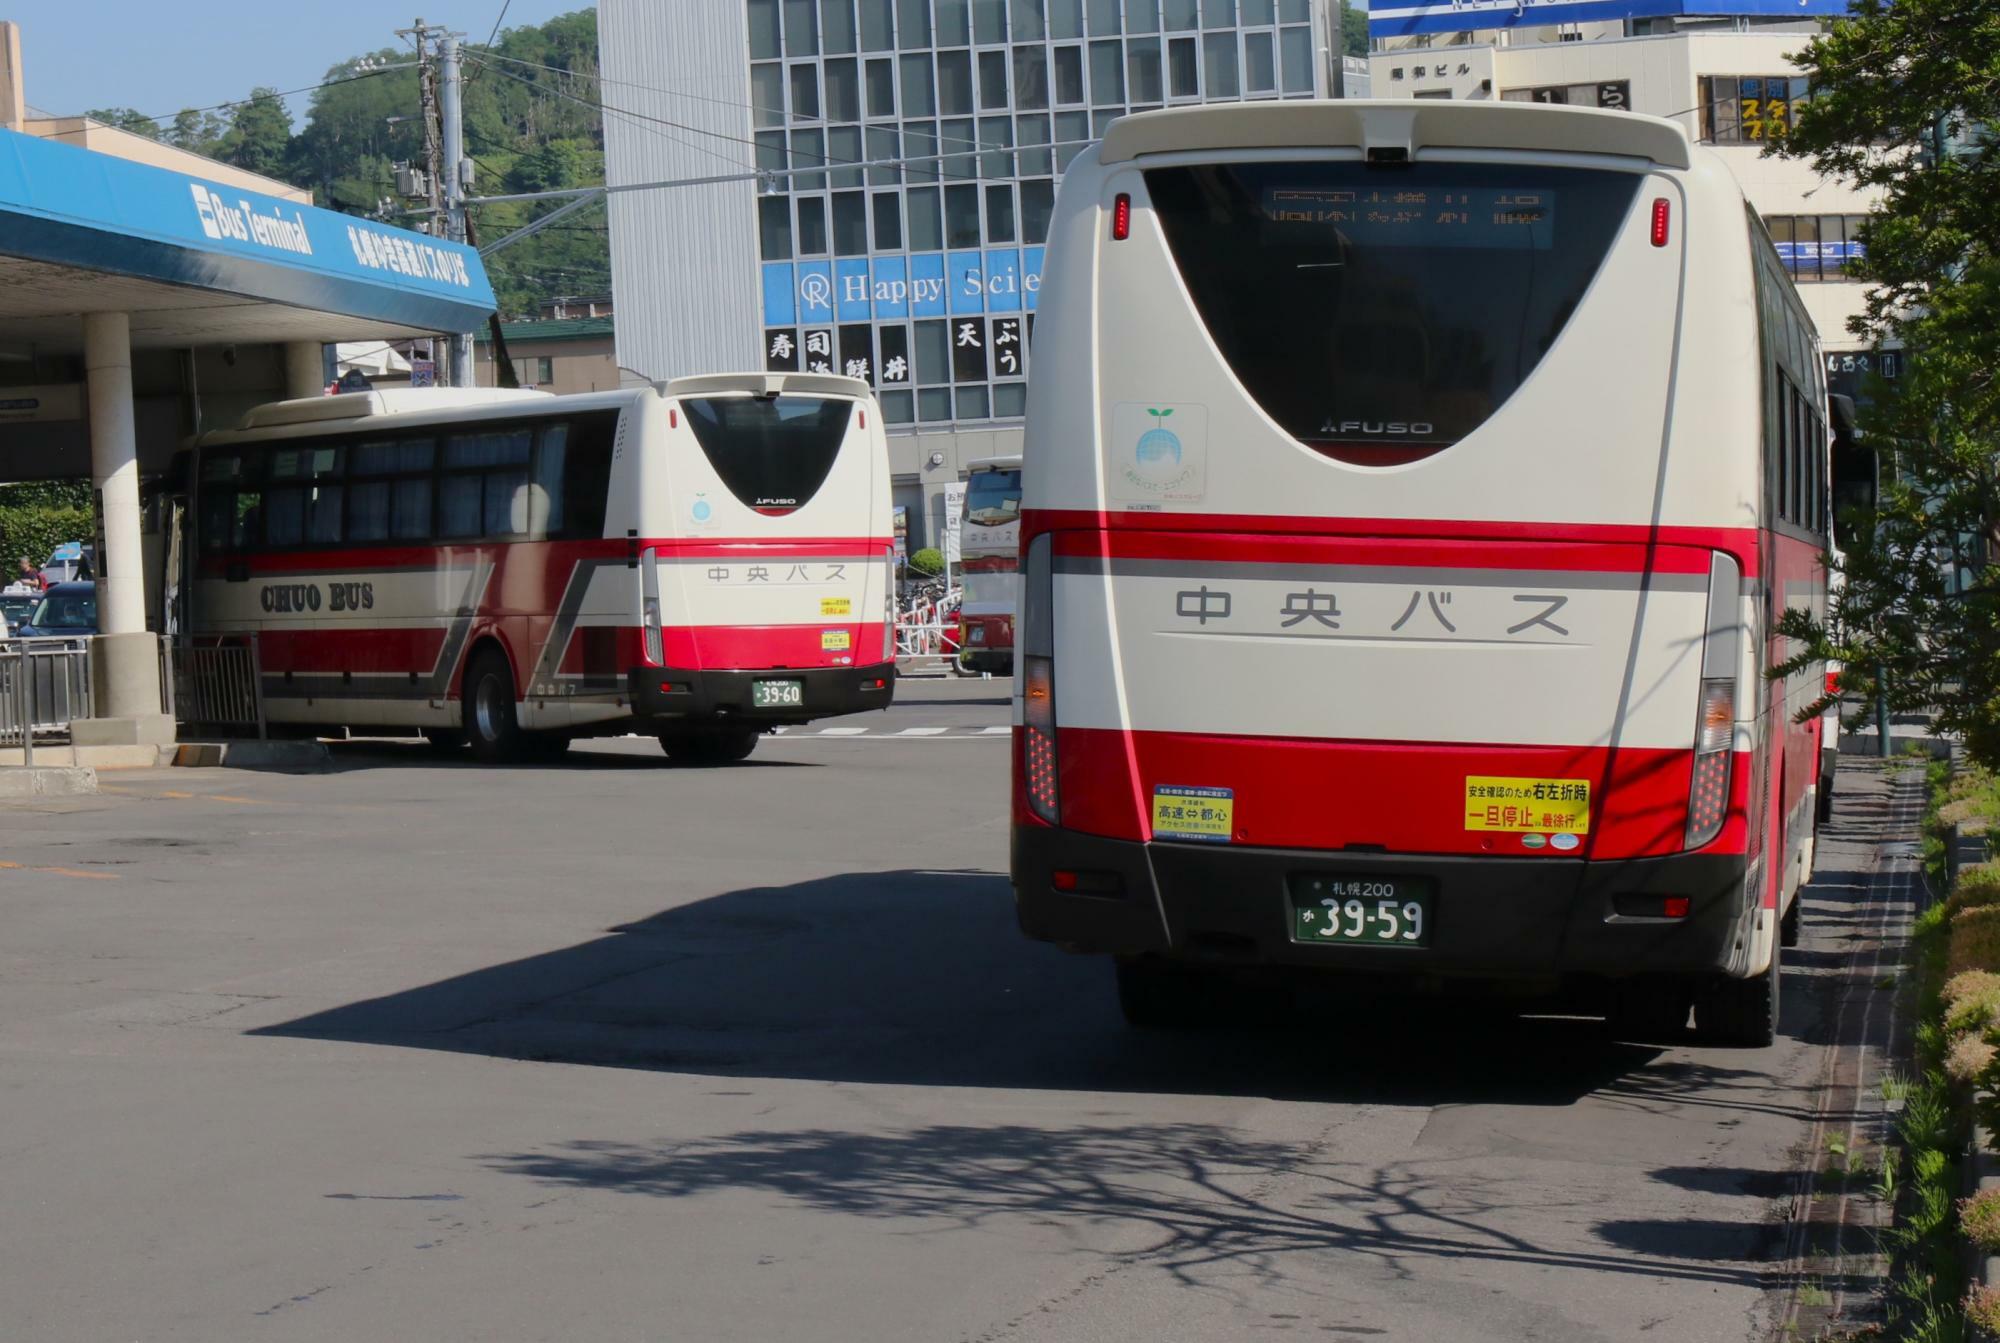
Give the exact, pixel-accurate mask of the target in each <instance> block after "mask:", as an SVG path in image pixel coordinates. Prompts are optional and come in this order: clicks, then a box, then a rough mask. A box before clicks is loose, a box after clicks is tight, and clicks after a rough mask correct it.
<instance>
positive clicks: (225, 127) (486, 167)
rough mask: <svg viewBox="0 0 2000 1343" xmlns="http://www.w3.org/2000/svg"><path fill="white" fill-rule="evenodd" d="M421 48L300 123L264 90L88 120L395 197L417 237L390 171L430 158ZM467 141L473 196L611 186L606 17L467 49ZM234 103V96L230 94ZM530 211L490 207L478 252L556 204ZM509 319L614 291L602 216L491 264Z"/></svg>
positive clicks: (565, 19) (358, 76) (506, 35)
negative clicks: (603, 56)
mask: <svg viewBox="0 0 2000 1343" xmlns="http://www.w3.org/2000/svg"><path fill="white" fill-rule="evenodd" d="M411 60H412V56H411V52H410V49H409V48H408V47H407V46H402V47H395V46H391V47H383V48H381V49H379V50H376V51H373V52H367V53H361V54H358V55H355V56H352V57H349V58H348V59H347V60H344V61H342V62H341V63H339V64H337V65H335V66H332V67H331V68H329V69H328V71H327V73H326V83H325V86H324V87H322V88H320V89H317V90H315V91H314V92H313V94H312V98H311V102H310V104H309V106H308V110H307V112H306V116H305V121H304V124H303V125H299V126H296V127H295V126H294V125H293V121H292V116H291V113H290V111H289V110H288V109H287V107H286V105H285V102H284V100H283V99H282V98H280V97H279V95H278V92H277V91H276V90H275V89H269V88H258V89H253V90H251V91H250V93H249V96H248V98H247V99H246V100H245V101H243V102H239V103H236V104H233V105H231V106H227V107H224V108H220V109H211V110H206V111H204V110H193V111H186V112H182V113H181V114H180V115H179V116H177V117H175V118H174V119H173V120H172V121H171V122H169V123H167V124H165V125H162V124H161V123H160V122H158V121H156V120H154V119H152V118H149V117H147V116H145V115H143V114H141V113H138V112H135V111H133V110H132V109H130V108H103V109H98V110H95V111H92V112H91V113H90V115H91V116H93V117H96V118H97V119H99V120H101V121H106V122H109V123H111V124H112V125H116V126H121V127H123V128H124V129H126V130H130V131H134V132H136V133H138V134H141V135H146V136H150V137H152V138H154V139H158V140H164V141H167V142H169V143H171V144H175V145H178V146H180V147H181V148H184V149H191V150H194V151H195V152H197V153H201V154H206V155H208V156H209V157H211V158H216V159H220V160H222V161H224V162H227V163H233V164H236V165H238V166H240V167H243V168H247V169H250V170H251V171H253V172H259V173H265V174H267V175H269V176H272V177H277V178H281V179H283V180H285V181H288V182H292V183H294V184H296V185H298V186H302V187H309V188H311V189H312V191H313V192H314V195H315V199H317V200H318V202H319V203H320V204H322V205H325V206H328V207H330V208H332V209H337V210H346V211H349V212H351V213H355V214H373V213H375V212H376V211H377V210H378V208H379V207H380V204H381V202H382V200H383V199H384V198H385V197H386V198H390V200H391V208H390V213H389V214H388V215H387V216H386V217H387V218H388V219H389V220H390V221H391V222H395V223H400V224H404V225H407V226H409V227H418V226H420V225H421V224H422V222H423V218H424V217H423V216H422V215H417V214H408V215H406V214H403V213H401V212H402V211H405V210H408V209H412V208H415V207H417V206H420V205H421V204H422V202H420V201H404V200H401V199H399V198H396V195H395V192H396V184H395V174H394V171H393V170H392V167H391V165H392V164H394V163H397V162H399V161H408V162H412V163H416V164H418V165H421V164H422V163H423V161H424V130H423V125H422V122H421V120H420V119H419V116H418V112H419V109H420V107H421V97H420V94H419V91H418V84H417V72H416V70H415V69H414V68H411V69H402V70H376V69H371V68H370V66H371V65H404V64H409V63H410V62H411ZM465 72H466V81H465V138H466V148H467V151H468V152H469V153H470V154H471V155H472V156H473V158H474V160H475V162H476V163H477V165H478V166H477V169H476V171H477V177H476V178H475V180H474V183H473V194H475V195H504V194H507V193H511V192H518V191H549V190H555V189H557V188H561V187H574V186H589V185H594V184H596V183H599V182H602V181H603V180H604V133H603V126H602V121H601V118H600V116H599V113H598V109H597V103H598V101H599V99H600V93H599V86H598V82H597V12H596V10H594V9H583V10H578V11H577V12H575V13H573V14H565V15H562V16H560V17H558V18H554V19H551V20H549V21H548V22H547V23H545V24H542V25H541V26H539V27H521V28H511V29H508V30H507V31H505V32H503V33H501V34H500V35H499V36H498V38H497V39H496V40H495V41H494V43H493V45H492V47H491V48H487V47H485V46H482V45H479V44H477V43H473V44H469V45H468V47H467V52H466V65H465ZM219 92H221V93H223V94H224V95H225V96H227V95H228V94H229V92H230V91H228V90H220V91H219ZM560 204H562V202H561V201H557V202H554V203H553V204H541V203H529V204H510V205H486V206H479V207H477V208H476V209H475V210H474V212H473V222H474V226H475V228H476V230H477V232H478V236H479V239H480V241H481V242H491V241H493V240H494V239H496V238H499V237H501V236H502V235H504V234H506V233H508V232H510V231H511V230H513V229H516V228H518V227H520V226H521V225H522V224H524V223H527V222H528V221H530V220H532V219H534V218H536V217H537V216H538V215H540V214H543V213H546V212H547V211H549V210H551V209H554V208H556V206H558V205H560ZM488 267H489V269H490V270H491V272H492V275H493V288H494V290H495V291H496V292H497V293H498V295H499V298H500V311H501V313H502V314H503V315H504V316H508V317H520V316H526V315H530V314H532V313H533V311H534V308H535V305H536V304H537V303H538V302H539V301H541V300H542V299H545V298H554V297H557V296H559V295H578V294H593V293H604V292H608V291H609V290H610V288H611V267H610V260H609V255H608V252H607V248H606V242H605V225H604V209H603V206H602V205H595V206H591V207H589V208H586V209H584V210H580V211H578V212H577V213H575V214H573V215H571V216H569V217H568V218H566V219H564V220H563V221H562V222H561V223H558V224H553V225H551V226H550V227H549V228H547V229H545V230H543V231H542V232H541V233H539V234H536V235H535V236H534V237H532V238H528V239H525V240H523V241H522V242H519V243H516V244H514V245H513V246H511V247H509V248H507V249H506V250H504V251H502V252H499V253H497V254H495V255H494V256H492V257H491V258H489V260H488Z"/></svg>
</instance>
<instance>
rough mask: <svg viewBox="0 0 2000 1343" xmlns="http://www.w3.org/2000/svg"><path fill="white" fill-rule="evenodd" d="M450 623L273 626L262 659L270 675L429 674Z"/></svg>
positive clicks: (262, 636) (263, 639) (263, 641)
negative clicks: (311, 627) (413, 626)
mask: <svg viewBox="0 0 2000 1343" xmlns="http://www.w3.org/2000/svg"><path fill="white" fill-rule="evenodd" d="M445 633H446V631H445V627H444V626H443V625H442V624H438V625H435V626H431V627H427V628H423V627H420V628H416V629H395V628H393V627H391V628H382V627H372V628H359V627H354V626H343V627H341V628H338V629H318V630H288V629H267V630H264V631H262V632H261V633H259V634H258V636H257V656H258V662H259V664H260V665H261V666H262V668H263V670H264V672H265V674H266V675H269V674H272V673H278V672H298V673H301V674H305V673H318V674H320V675H332V676H338V675H340V673H342V672H344V671H345V672H353V673H354V674H355V675H357V676H360V675H366V674H370V673H373V674H378V675H379V674H383V673H395V674H398V675H405V674H408V673H410V672H415V673H417V674H418V675H419V676H428V675H429V674H430V672H431V670H432V668H434V667H436V666H437V660H438V650H439V649H441V648H443V647H444V640H445Z"/></svg>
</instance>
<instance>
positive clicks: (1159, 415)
mask: <svg viewBox="0 0 2000 1343" xmlns="http://www.w3.org/2000/svg"><path fill="white" fill-rule="evenodd" d="M1146 413H1147V414H1148V415H1150V416H1152V417H1153V418H1154V419H1156V420H1164V419H1166V418H1167V416H1169V415H1171V414H1173V413H1174V412H1173V411H1172V410H1171V409H1168V410H1154V409H1152V408H1151V407H1148V408H1147V410H1146Z"/></svg>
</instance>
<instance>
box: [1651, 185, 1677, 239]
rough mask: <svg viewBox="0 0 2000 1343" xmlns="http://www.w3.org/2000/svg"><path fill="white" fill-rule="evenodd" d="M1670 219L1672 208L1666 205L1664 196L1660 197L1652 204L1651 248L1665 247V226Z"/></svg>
mask: <svg viewBox="0 0 2000 1343" xmlns="http://www.w3.org/2000/svg"><path fill="white" fill-rule="evenodd" d="M1672 217H1673V207H1672V206H1671V205H1669V204H1667V198H1666V197H1665V196H1661V197H1659V198H1658V199H1656V200H1655V201H1654V202H1653V246H1655V247H1665V246H1666V245H1667V225H1668V221H1669V220H1671V219H1672Z"/></svg>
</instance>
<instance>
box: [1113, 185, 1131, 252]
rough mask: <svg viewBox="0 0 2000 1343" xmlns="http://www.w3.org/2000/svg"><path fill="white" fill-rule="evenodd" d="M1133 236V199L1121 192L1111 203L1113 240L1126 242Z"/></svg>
mask: <svg viewBox="0 0 2000 1343" xmlns="http://www.w3.org/2000/svg"><path fill="white" fill-rule="evenodd" d="M1131 236H1132V197H1131V196H1130V195H1128V194H1127V193H1125V192H1123V191H1121V192H1119V193H1118V199H1116V200H1114V201H1113V202H1112V203H1111V240H1112V241H1113V242H1124V241H1125V240H1126V239H1127V238H1129V237H1131Z"/></svg>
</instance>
